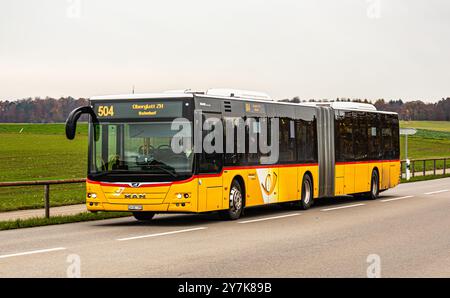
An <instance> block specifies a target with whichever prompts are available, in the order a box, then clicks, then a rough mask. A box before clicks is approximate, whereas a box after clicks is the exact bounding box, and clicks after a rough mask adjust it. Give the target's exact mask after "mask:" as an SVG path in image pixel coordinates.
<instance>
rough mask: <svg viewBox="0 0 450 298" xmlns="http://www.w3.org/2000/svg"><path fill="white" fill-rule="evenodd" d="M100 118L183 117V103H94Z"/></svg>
mask: <svg viewBox="0 0 450 298" xmlns="http://www.w3.org/2000/svg"><path fill="white" fill-rule="evenodd" d="M94 111H95V114H96V115H97V117H98V118H99V119H118V118H120V119H136V118H177V117H182V114H183V103H182V102H180V101H177V102H163V101H161V102H135V101H134V102H112V103H111V102H110V103H103V102H101V103H94Z"/></svg>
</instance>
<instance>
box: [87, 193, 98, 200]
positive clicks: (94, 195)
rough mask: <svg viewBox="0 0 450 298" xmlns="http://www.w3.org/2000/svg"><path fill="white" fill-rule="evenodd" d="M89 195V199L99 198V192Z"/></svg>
mask: <svg viewBox="0 0 450 298" xmlns="http://www.w3.org/2000/svg"><path fill="white" fill-rule="evenodd" d="M87 197H88V198H89V199H96V198H97V194H95V193H88V194H87Z"/></svg>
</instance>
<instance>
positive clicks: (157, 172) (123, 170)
mask: <svg viewBox="0 0 450 298" xmlns="http://www.w3.org/2000/svg"><path fill="white" fill-rule="evenodd" d="M91 125H92V126H91V130H92V129H97V132H98V134H99V135H98V137H97V140H95V139H94V137H93V134H91V135H92V136H91V152H90V162H89V164H90V167H89V176H90V177H91V178H92V177H94V178H95V177H98V178H102V179H103V178H108V177H109V178H114V177H115V178H117V180H120V181H127V180H128V179H130V181H139V179H137V178H143V179H144V180H145V181H170V180H178V179H177V178H182V177H186V176H189V175H192V171H193V155H194V154H193V149H192V150H191V149H189V147H187V149H186V150H184V152H182V153H179V154H177V153H174V151H173V150H172V147H171V141H172V138H173V136H174V135H175V134H177V133H178V131H176V130H172V129H171V122H161V121H158V122H145V123H143V122H137V123H100V124H98V127H94V125H93V124H91ZM96 126H97V125H96ZM184 137H185V138H184V140H186V137H187V138H191V133H189V136H184ZM192 143H193V142H190V144H192Z"/></svg>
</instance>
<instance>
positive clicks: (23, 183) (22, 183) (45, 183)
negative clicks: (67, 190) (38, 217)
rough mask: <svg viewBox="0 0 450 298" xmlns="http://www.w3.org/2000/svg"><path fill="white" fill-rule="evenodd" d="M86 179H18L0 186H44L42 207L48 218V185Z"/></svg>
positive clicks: (78, 181)
mask: <svg viewBox="0 0 450 298" xmlns="http://www.w3.org/2000/svg"><path fill="white" fill-rule="evenodd" d="M84 182H86V179H81V178H80V179H66V180H43V181H20V182H0V188H1V187H19V186H37V185H43V186H44V209H45V217H46V218H50V185H56V184H76V183H84Z"/></svg>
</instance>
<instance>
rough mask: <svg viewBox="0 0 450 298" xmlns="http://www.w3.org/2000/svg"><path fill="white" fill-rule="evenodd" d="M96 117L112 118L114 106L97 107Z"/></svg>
mask: <svg viewBox="0 0 450 298" xmlns="http://www.w3.org/2000/svg"><path fill="white" fill-rule="evenodd" d="M98 116H99V117H108V116H110V117H112V116H114V106H109V107H108V106H99V107H98Z"/></svg>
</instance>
